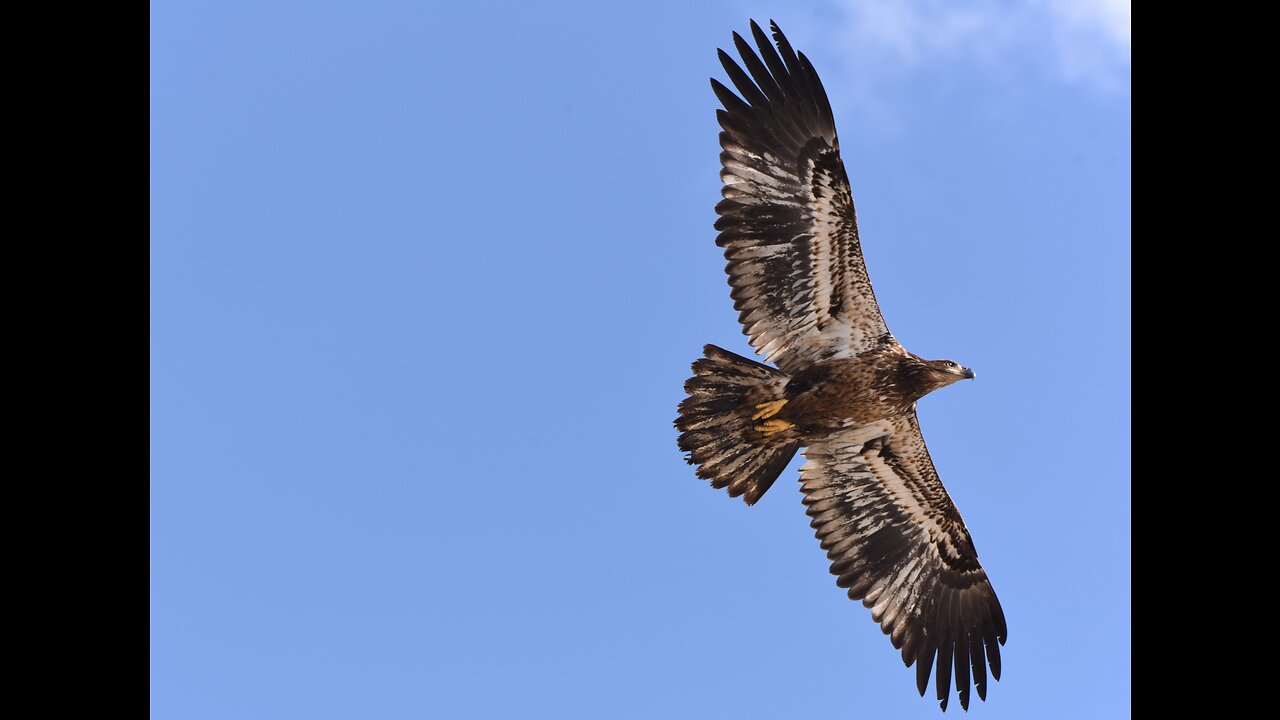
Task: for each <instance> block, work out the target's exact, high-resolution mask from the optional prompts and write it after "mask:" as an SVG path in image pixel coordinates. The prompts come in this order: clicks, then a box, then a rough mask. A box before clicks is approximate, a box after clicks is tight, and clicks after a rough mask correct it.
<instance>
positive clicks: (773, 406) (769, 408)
mask: <svg viewBox="0 0 1280 720" xmlns="http://www.w3.org/2000/svg"><path fill="white" fill-rule="evenodd" d="M786 404H787V401H786V400H785V399H784V400H773V401H771V402H767V403H760V404H759V405H757V406H756V409H757V410H759V411H760V412H758V413H756V414H755V415H752V416H751V419H752V420H760V419H763V418H771V417H773V416H774V415H777V414H778V413H780V412H782V406H783V405H786Z"/></svg>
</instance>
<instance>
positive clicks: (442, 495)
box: [150, 0, 1131, 718]
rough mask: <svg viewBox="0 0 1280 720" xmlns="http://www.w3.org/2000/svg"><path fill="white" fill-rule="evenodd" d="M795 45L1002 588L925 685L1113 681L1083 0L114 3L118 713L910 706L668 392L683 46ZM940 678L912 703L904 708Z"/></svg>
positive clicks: (1101, 18) (697, 94) (1110, 490)
mask: <svg viewBox="0 0 1280 720" xmlns="http://www.w3.org/2000/svg"><path fill="white" fill-rule="evenodd" d="M748 17H756V18H757V19H759V20H761V21H764V20H767V19H768V18H769V17H774V18H775V19H777V20H778V21H779V23H780V24H781V25H782V27H783V29H784V30H785V31H786V32H787V34H788V37H789V38H790V40H791V41H792V43H793V44H794V45H795V46H796V47H797V48H798V49H800V50H802V51H804V52H805V54H806V55H808V56H809V57H810V58H811V60H812V61H813V63H814V64H815V66H816V68H817V70H818V72H819V73H820V74H821V75H822V78H823V80H824V83H825V85H826V88H827V90H828V93H829V95H830V97H831V101H832V104H833V107H834V110H835V116H836V124H837V128H838V131H839V133H840V138H841V145H842V150H843V154H844V158H845V163H846V166H847V168H848V172H849V176H850V178H851V182H852V185H853V190H854V195H855V199H856V201H857V204H858V213H859V221H860V228H861V234H862V238H863V244H864V250H865V253H866V256H867V262H868V266H869V269H870V272H871V276H872V279H873V281H874V282H875V287H876V292H877V295H878V296H879V299H880V301H881V304H882V307H883V309H884V314H885V316H886V319H887V320H888V323H889V325H890V327H891V328H892V329H893V331H894V334H895V335H896V336H897V337H898V338H899V339H900V340H902V341H903V343H904V344H905V345H906V346H907V347H908V348H910V349H912V350H914V351H915V352H917V353H920V354H922V355H925V356H929V357H948V358H952V359H955V360H957V361H959V362H961V363H963V364H965V365H968V366H971V367H973V368H974V369H975V370H976V371H977V374H978V379H977V380H976V381H975V382H971V383H961V384H959V385H956V386H954V387H952V388H948V389H946V390H944V391H941V392H939V393H936V394H934V395H931V396H929V397H927V398H925V399H924V400H923V401H922V402H921V404H920V415H921V422H922V425H923V426H924V430H925V436H926V438H927V439H928V441H929V445H930V449H931V450H932V453H933V456H934V459H935V461H936V463H937V465H938V467H939V471H940V473H941V475H942V477H943V479H944V481H945V482H946V483H947V486H948V488H949V489H950V491H951V494H952V497H953V498H954V499H955V501H956V503H957V504H958V506H959V507H960V510H961V511H962V512H963V514H964V517H965V519H966V521H967V523H968V525H969V528H970V530H971V532H972V534H973V536H974V540H975V542H976V545H977V547H978V550H979V553H980V554H981V557H982V560H983V563H984V565H985V566H986V568H987V570H988V572H989V574H990V575H991V577H992V580H993V582H994V584H995V587H996V590H997V592H998V593H999V595H1000V598H1001V600H1002V603H1003V605H1004V609H1005V613H1006V615H1007V618H1008V623H1009V642H1008V644H1007V645H1006V646H1005V648H1004V653H1003V656H1004V676H1003V680H1002V681H1001V682H999V683H994V684H993V685H992V687H991V689H990V693H989V695H988V701H987V702H986V703H979V702H977V700H976V699H975V701H974V705H973V706H972V707H971V709H970V713H971V714H972V715H974V716H983V717H991V718H1026V717H1043V718H1052V717H1063V718H1077V717H1122V716H1127V715H1128V714H1129V702H1130V567H1131V566H1130V524H1129V519H1130V510H1131V502H1130V497H1131V496H1130V476H1129V468H1130V412H1129V411H1130V370H1129V368H1130V343H1129V333H1130V319H1129V317H1130V315H1129V310H1130V286H1129V273H1130V242H1129V235H1130V222H1131V215H1130V177H1131V170H1130V118H1131V92H1130V85H1131V81H1130V77H1131V70H1130V60H1129V56H1130V50H1129V47H1130V40H1129V36H1130V34H1129V33H1130V31H1129V29H1128V27H1129V11H1128V3H1126V2H1112V1H1110V0H1082V1H1081V2H1076V3H1071V2H1059V1H1054V0H1046V1H1044V2H1028V3H999V2H990V1H987V0H975V1H974V2H968V3H964V4H957V3H942V2H929V1H925V0H908V1H907V2H902V3H889V2H880V1H878V0H844V1H842V2H830V3H816V4H812V5H803V4H800V3H786V4H783V5H776V6H774V7H770V6H769V5H768V4H766V3H761V2H755V1H754V0H752V1H751V2H708V3H689V2H680V3H668V2H652V3H646V4H643V5H635V6H629V7H625V8H624V7H622V6H616V7H615V6H614V5H613V4H609V3H586V2H583V3H555V4H539V3H482V2H477V3H466V4H464V3H449V4H432V3H422V2H366V3H337V2H271V1H266V2H264V1H261V0H259V1H256V2H251V3H241V2H216V3H210V2H205V3H173V2H157V3H152V5H151V34H150V43H151V66H150V167H151V173H150V228H151V243H150V263H151V272H150V286H151V288H150V289H151V301H150V356H151V362H150V407H151V420H150V473H151V483H150V484H151V492H150V505H151V507H150V531H151V532H150V536H151V540H150V569H151V572H150V649H151V665H150V700H151V714H152V717H156V718H228V717H236V718H280V717H299V718H302V717H305V718H351V717H377V718H431V717H450V718H452V717H475V718H490V717H554V718H599V717H610V718H613V717H617V718H652V717H690V718H693V717H697V718H705V717H736V718H752V717H761V718H777V717H806V716H812V717H868V716H870V717H884V716H888V717H930V718H931V717H937V716H938V711H937V709H936V706H935V703H934V702H933V700H932V699H930V698H925V699H921V698H920V697H919V696H918V695H917V694H916V692H915V688H914V673H913V671H909V670H907V669H905V668H903V667H902V664H901V662H900V660H899V659H898V655H897V653H896V652H895V651H893V649H892V648H891V646H890V645H889V642H888V640H887V639H886V638H885V637H883V636H882V635H881V633H880V631H879V629H878V628H877V627H876V626H875V625H874V624H873V623H872V622H871V621H870V619H869V613H868V612H867V611H866V610H865V609H863V608H862V607H861V605H860V604H857V603H852V602H850V601H848V600H847V599H846V598H845V597H844V595H843V592H842V591H840V590H839V589H838V588H836V587H835V584H834V578H832V577H831V576H830V575H829V574H828V573H827V569H826V566H827V563H826V560H825V557H824V555H823V553H822V552H821V550H820V549H819V548H818V544H817V541H816V540H815V539H814V538H813V531H812V530H811V529H810V528H809V526H808V522H807V518H806V517H805V515H804V512H803V507H802V505H801V503H800V494H799V493H798V492H797V487H798V483H797V482H796V479H797V473H796V471H795V467H797V466H798V465H799V464H800V459H799V458H797V460H796V462H795V463H794V464H793V467H792V468H790V469H788V471H787V472H786V473H784V475H783V477H782V478H781V479H780V480H779V481H778V483H777V484H776V485H775V486H774V488H773V489H772V490H771V491H770V492H769V494H768V495H766V496H765V498H764V499H763V500H762V501H761V502H760V503H759V504H758V505H757V506H755V507H750V508H748V507H746V506H745V505H743V503H741V502H740V501H738V500H731V499H729V498H727V497H726V496H725V495H724V493H723V492H721V491H713V490H711V489H710V488H709V487H708V486H707V485H706V484H705V483H704V482H703V481H701V480H698V479H696V478H695V477H694V475H693V471H692V468H690V467H689V466H687V465H686V464H685V463H684V461H683V458H682V457H681V455H680V453H679V452H678V450H677V448H676V444H675V437H676V432H675V430H674V429H673V428H672V426H671V422H672V420H673V418H674V417H675V406H676V404H677V403H678V402H679V400H680V399H681V397H682V392H681V383H682V382H683V380H684V379H685V377H686V376H687V375H688V374H689V363H690V362H691V361H692V360H693V359H695V357H696V356H697V355H698V353H699V351H700V348H701V346H702V345H703V344H704V343H708V342H712V343H716V344H719V345H721V346H723V347H726V348H729V349H731V350H735V351H737V352H740V353H744V354H748V353H750V349H749V347H748V345H747V343H746V339H745V338H744V337H743V336H742V335H741V332H740V328H739V326H738V325H737V322H736V314H735V313H734V312H733V311H732V309H731V306H730V301H729V297H728V287H727V285H726V283H725V277H724V273H723V265H724V261H723V258H722V257H721V255H720V251H719V249H718V248H716V246H715V244H714V242H713V239H714V231H713V229H712V223H713V222H714V219H715V216H714V212H713V207H714V205H715V203H716V201H717V200H718V198H719V181H718V178H717V171H718V159H717V157H718V152H719V148H718V145H717V142H716V133H717V126H716V123H715V117H714V109H715V107H716V102H715V98H714V97H713V95H712V93H711V89H710V86H709V83H708V77H710V76H713V75H715V76H717V77H721V78H723V73H722V71H721V70H720V68H719V66H718V63H717V62H716V58H715V49H716V48H717V47H725V48H728V47H729V46H730V42H731V41H730V33H731V32H732V31H734V30H737V31H739V32H744V31H745V30H746V29H747V18H748ZM958 711H959V707H958V704H956V703H954V702H953V704H952V709H951V710H950V711H949V713H952V714H954V713H956V712H958Z"/></svg>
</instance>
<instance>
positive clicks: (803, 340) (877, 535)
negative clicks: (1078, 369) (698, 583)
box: [676, 21, 1008, 710]
mask: <svg viewBox="0 0 1280 720" xmlns="http://www.w3.org/2000/svg"><path fill="white" fill-rule="evenodd" d="M772 30H773V38H774V41H775V43H776V50H775V48H774V45H773V44H771V43H770V42H769V39H768V38H767V37H766V36H765V34H764V32H763V31H762V30H761V29H760V27H759V26H758V25H756V23H755V22H754V21H753V22H752V23H751V32H752V35H753V36H754V39H755V43H756V46H757V47H758V49H759V54H758V55H757V53H756V51H755V50H753V49H752V47H751V46H750V45H749V44H748V43H747V42H746V41H745V40H744V39H743V38H742V37H740V36H739V35H738V34H737V33H734V35H733V39H734V44H735V45H736V47H737V50H738V53H739V55H741V57H742V60H743V63H744V64H745V66H746V69H745V70H744V69H743V68H742V67H740V66H739V65H738V64H737V63H736V62H735V61H734V60H733V59H732V58H731V57H730V56H729V55H728V54H726V53H725V52H724V51H720V61H721V63H722V64H723V65H724V68H725V71H726V72H727V73H728V75H729V79H730V81H731V82H732V83H733V85H734V87H735V88H737V91H738V94H735V93H734V92H733V91H732V90H730V89H728V88H727V87H725V86H724V85H722V84H720V83H719V82H717V81H716V80H714V79H713V80H712V81H711V85H712V88H713V89H714V90H715V94H716V97H718V98H719V99H720V102H721V103H722V104H723V105H724V109H723V110H719V111H717V117H718V119H719V121H720V126H721V128H723V132H721V133H720V145H721V147H722V148H723V152H722V153H721V154H720V160H721V163H722V165H723V169H722V170H721V173H720V177H721V179H722V180H723V182H724V189H723V195H724V200H722V201H721V202H720V203H719V204H718V205H717V206H716V212H717V213H719V215H720V219H719V220H718V221H717V222H716V229H717V230H719V231H720V234H719V236H718V238H717V239H716V243H717V244H718V245H720V246H721V247H722V248H724V253H725V258H726V260H727V261H728V264H727V266H726V271H727V272H728V274H729V284H730V286H731V287H732V293H731V295H732V297H733V301H734V307H735V308H736V309H737V310H738V311H739V319H740V320H741V322H742V326H743V332H744V333H745V334H746V335H747V336H748V338H750V341H751V345H752V347H754V348H755V350H756V352H757V353H759V354H761V355H763V356H764V358H765V360H766V361H768V362H773V363H775V364H776V365H777V368H773V367H770V366H768V365H765V364H762V363H758V362H755V361H753V360H748V359H747V358H744V357H741V356H738V355H735V354H734V353H731V352H728V351H726V350H722V349H720V348H717V347H715V346H712V345H708V346H707V347H706V348H705V349H704V357H702V358H701V359H699V360H698V361H697V362H695V363H694V364H693V370H694V376H693V377H692V378H690V379H689V380H688V381H687V382H686V383H685V390H686V392H687V393H688V397H687V398H685V400H684V401H683V402H681V403H680V417H679V418H678V419H677V420H676V427H677V428H678V429H679V430H680V431H681V434H680V438H679V444H680V448H681V449H682V450H684V451H685V452H687V453H688V454H689V457H688V459H689V462H690V463H691V464H693V465H696V466H697V474H698V476H699V477H703V478H706V479H708V480H710V481H711V484H712V486H713V487H718V488H726V489H728V491H729V495H730V496H733V497H737V496H742V497H743V498H744V499H745V500H746V502H747V503H748V504H754V503H755V502H756V501H757V500H759V499H760V497H761V496H762V495H763V494H764V493H765V492H766V491H767V490H768V489H769V487H770V486H771V485H772V484H773V481H774V480H775V479H776V478H777V477H778V475H779V474H780V473H781V472H782V470H783V469H784V468H785V467H786V465H787V463H788V462H789V461H790V460H791V458H792V457H793V456H794V455H795V453H796V451H797V450H799V449H800V448H804V455H805V458H806V460H807V461H808V462H806V463H805V465H804V466H803V467H802V468H801V470H800V474H801V491H802V492H803V493H804V496H805V497H804V503H805V505H806V506H807V512H808V514H809V516H810V518H811V519H812V522H811V524H812V526H813V528H814V529H815V530H816V531H817V537H818V539H819V540H820V541H821V543H822V548H823V549H824V550H826V551H827V557H828V558H829V559H830V560H831V572H832V573H833V574H834V575H836V576H837V580H836V584H837V585H839V586H840V587H843V588H847V589H848V594H849V597H850V598H852V599H854V600H861V601H862V602H863V604H864V605H866V606H867V607H868V608H871V616H872V619H874V620H875V621H876V622H877V623H879V624H880V627H881V629H882V630H883V631H884V632H885V634H887V635H889V637H890V640H891V641H892V643H893V646H894V647H895V648H898V649H900V650H901V651H902V659H903V661H904V662H905V663H906V664H907V665H908V666H911V665H912V664H915V666H916V682H917V687H918V689H919V691H920V694H921V695H923V694H924V692H925V688H926V686H927V684H928V681H929V677H930V675H934V676H935V678H936V679H935V688H936V691H937V697H938V700H939V703H940V705H941V707H942V709H943V710H945V709H946V707H947V701H948V698H949V696H950V690H951V684H952V680H953V678H954V681H955V686H956V690H957V692H958V695H959V698H960V704H961V706H962V707H964V708H965V709H968V706H969V693H970V687H971V686H972V688H973V689H975V690H976V691H977V693H978V696H979V697H980V698H983V699H986V690H987V682H986V677H987V668H988V667H990V671H991V675H992V677H994V678H996V679H999V677H1000V646H1001V645H1003V644H1004V642H1005V639H1006V637H1007V634H1008V631H1007V629H1006V627H1005V619H1004V612H1003V611H1002V610H1001V608H1000V602H999V600H997V599H996V595H995V592H994V591H993V590H992V588H991V583H990V582H989V581H988V579H987V575H986V573H985V572H984V571H983V569H982V566H981V565H980V564H979V563H978V554H977V551H976V550H975V549H974V546H973V540H972V539H971V538H970V537H969V531H968V529H967V528H966V527H965V524H964V520H963V519H961V517H960V513H959V512H958V511H957V510H956V507H955V505H954V504H953V503H952V502H951V498H950V496H948V495H947V491H946V489H945V488H944V487H943V486H942V482H941V480H939V478H938V473H937V471H936V470H935V469H934V465H933V461H932V460H931V459H930V457H929V451H928V449H927V448H926V447H925V443H924V438H923V436H921V434H920V425H919V423H918V421H917V419H916V401H917V400H919V399H920V398H921V397H923V396H924V395H926V394H927V393H929V392H932V391H933V390H936V389H939V388H942V387H945V386H946V385H949V384H951V383H953V382H956V381H958V380H961V379H964V378H972V377H973V372H972V371H970V370H968V369H967V368H964V367H961V366H960V365H958V364H956V363H954V362H951V361H948V360H933V361H929V360H924V359H922V358H920V357H919V356H917V355H915V354H913V353H910V352H908V351H907V350H906V349H905V348H903V347H902V345H901V344H899V343H898V341H897V340H896V339H894V337H893V336H892V334H890V333H889V330H888V327H887V326H886V325H885V322H884V318H883V316H882V315H881V313H880V308H879V305H878V304H877V303H876V298H875V293H874V292H873V291H872V289H871V281H870V279H869V278H868V277H867V270H866V266H865V265H864V263H863V260H862V251H861V246H860V245H859V238H858V226H857V218H856V215H855V213H854V207H853V199H852V195H851V193H850V190H849V180H848V177H847V176H846V174H845V170H844V163H843V162H842V161H841V159H840V144H839V140H838V139H837V137H836V131H835V122H834V120H833V118H832V114H831V105H830V103H829V102H828V100H827V96H826V92H825V91H824V90H823V88H822V83H821V82H820V81H819V80H818V75H817V73H816V72H814V70H813V67H812V65H811V64H810V63H809V61H808V59H807V58H805V56H804V54H803V53H796V52H795V51H794V50H792V48H791V45H790V44H789V43H788V42H787V39H786V38H785V37H784V36H783V34H782V32H781V31H780V30H779V29H778V27H777V25H776V24H775V25H772ZM935 668H936V672H935Z"/></svg>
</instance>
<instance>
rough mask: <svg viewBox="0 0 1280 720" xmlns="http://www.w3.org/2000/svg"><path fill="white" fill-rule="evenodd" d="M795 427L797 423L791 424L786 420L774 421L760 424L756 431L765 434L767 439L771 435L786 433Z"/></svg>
mask: <svg viewBox="0 0 1280 720" xmlns="http://www.w3.org/2000/svg"><path fill="white" fill-rule="evenodd" d="M793 427H795V423H789V422H787V421H786V420H777V419H774V420H765V421H764V422H762V423H760V424H759V425H757V426H756V431H757V432H759V433H761V434H763V435H764V436H765V437H769V436H770V435H777V434H778V433H780V432H786V431H787V430H790V429H791V428H793Z"/></svg>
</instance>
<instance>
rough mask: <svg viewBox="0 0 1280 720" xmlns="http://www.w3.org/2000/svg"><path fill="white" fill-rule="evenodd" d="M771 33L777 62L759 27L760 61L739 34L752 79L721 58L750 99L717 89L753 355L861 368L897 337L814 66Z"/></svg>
mask: <svg viewBox="0 0 1280 720" xmlns="http://www.w3.org/2000/svg"><path fill="white" fill-rule="evenodd" d="M771 28H772V30H773V37H774V40H775V41H776V42H777V45H778V49H777V51H775V50H774V48H773V46H772V45H770V44H769V40H768V38H766V37H765V34H764V32H763V31H762V30H761V29H760V26H759V25H756V23H755V21H752V23H751V32H752V35H753V36H754V37H755V41H756V45H757V46H759V48H760V55H759V56H757V55H756V53H755V52H754V51H753V50H752V49H751V46H750V45H748V44H747V42H746V41H745V40H743V39H742V37H741V36H740V35H738V34H737V33H734V34H733V40H734V43H735V44H736V45H737V48H738V52H739V54H741V55H742V60H743V62H744V63H745V64H746V66H747V70H748V71H750V73H751V74H750V77H748V75H747V73H746V72H744V71H743V70H742V68H741V67H739V66H738V64H737V63H735V62H734V61H733V59H732V58H730V57H729V56H728V55H727V54H726V53H725V52H724V51H723V50H721V51H720V62H721V63H722V64H723V65H724V69H725V71H726V72H728V74H729V78H730V80H731V81H732V82H733V84H734V86H735V87H737V89H738V92H739V93H741V94H742V97H741V98H739V97H738V96H737V95H734V94H733V92H732V91H730V90H729V89H728V88H726V87H725V86H724V85H722V84H720V83H719V82H717V81H716V80H714V79H713V80H712V81H711V85H712V87H713V88H714V89H715V93H716V96H717V97H718V98H719V99H720V102H721V103H722V104H723V105H724V108H725V109H724V110H718V111H716V116H717V118H718V119H719V120H720V127H721V128H723V129H724V131H723V132H721V133H720V146H721V147H722V148H723V149H724V151H723V152H722V153H720V162H721V164H722V165H723V166H724V169H723V170H721V171H720V179H721V180H722V181H723V182H724V189H723V191H722V192H723V195H724V200H722V201H721V202H720V204H718V205H716V212H717V213H719V214H720V219H719V220H717V221H716V229H717V230H719V231H720V235H719V236H718V237H717V239H716V244H718V245H720V246H721V247H723V248H724V255H725V259H727V260H728V261H729V262H728V265H727V266H726V267H725V270H726V271H727V272H728V273H729V284H730V285H731V286H732V288H733V292H732V296H733V300H734V308H736V309H737V310H738V311H739V320H741V322H742V326H743V330H744V332H746V334H747V336H748V337H750V339H751V345H752V347H754V348H755V349H756V352H758V353H760V354H761V355H764V356H765V358H766V359H767V360H770V361H773V362H776V363H777V364H778V366H779V367H780V368H782V369H783V370H793V369H795V368H798V367H803V366H806V365H809V364H810V363H812V362H814V361H815V360H821V359H826V358H832V357H853V356H854V355H857V354H858V353H859V352H861V351H863V350H866V349H868V348H870V347H871V346H873V345H874V344H875V343H876V342H877V340H878V339H879V338H880V337H881V336H882V335H884V334H885V333H886V332H888V329H887V328H886V327H885V324H884V318H883V317H882V316H881V315H880V307H879V305H877V304H876V297H875V294H874V293H873V292H872V291H871V281H870V279H869V278H868V277H867V268H866V265H864V264H863V262H862V249H861V247H860V246H859V244H858V224H857V218H856V217H855V216H854V208H853V198H852V196H851V195H850V192H849V178H848V176H846V175H845V171H844V163H843V162H842V161H841V160H840V144H839V142H838V141H837V139H836V128H835V121H834V120H833V119H832V116H831V103H830V102H828V101H827V93H826V91H825V90H823V89H822V83H821V82H820V81H819V80H818V75H817V73H815V72H814V70H813V66H812V65H810V64H809V60H808V59H807V58H806V57H805V56H804V54H803V53H801V54H799V55H797V54H796V53H795V51H794V50H792V49H791V45H790V44H789V43H788V42H787V39H786V37H784V36H783V35H782V32H781V31H780V30H778V26H777V25H776V24H771ZM761 58H763V60H762V59H761ZM753 79H754V82H753Z"/></svg>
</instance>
